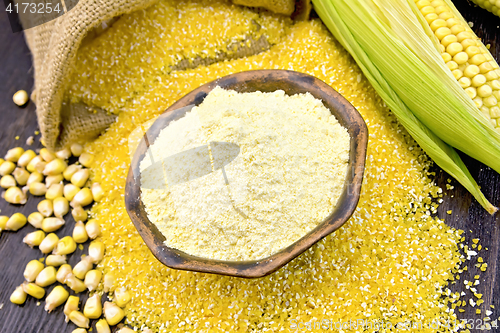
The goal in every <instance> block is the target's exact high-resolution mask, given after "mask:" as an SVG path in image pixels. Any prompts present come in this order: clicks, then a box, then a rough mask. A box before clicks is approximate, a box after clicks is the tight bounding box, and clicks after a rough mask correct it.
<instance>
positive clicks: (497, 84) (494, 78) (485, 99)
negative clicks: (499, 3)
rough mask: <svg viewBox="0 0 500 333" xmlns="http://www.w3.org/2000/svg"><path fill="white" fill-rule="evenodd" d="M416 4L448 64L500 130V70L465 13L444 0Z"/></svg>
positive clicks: (486, 0)
mask: <svg viewBox="0 0 500 333" xmlns="http://www.w3.org/2000/svg"><path fill="white" fill-rule="evenodd" d="M485 2H488V3H489V1H488V0H485ZM416 5H417V8H418V9H419V10H420V13H421V14H422V15H423V16H424V18H425V20H426V21H427V23H428V25H429V28H430V29H431V30H432V32H433V33H434V36H436V38H437V40H438V41H439V43H440V44H439V51H440V52H441V56H442V58H443V60H444V61H445V63H446V66H448V68H449V69H450V70H451V71H452V74H453V76H454V77H455V78H456V79H457V81H458V83H459V84H460V85H461V86H462V88H464V90H465V92H466V93H467V95H469V97H470V98H471V99H473V101H474V103H475V104H476V106H477V108H478V109H479V110H481V112H482V113H483V114H484V115H485V116H486V117H487V118H488V119H489V120H490V121H491V123H492V125H493V126H494V127H495V129H496V130H497V131H498V132H500V103H499V101H500V80H499V79H500V69H499V67H498V64H497V62H496V61H495V60H494V59H493V57H492V56H491V54H490V52H489V51H488V49H487V48H486V47H485V46H484V45H483V43H482V42H481V40H480V39H479V38H478V37H477V36H476V35H475V34H474V32H473V31H472V30H471V29H470V27H469V25H468V24H467V22H465V20H464V19H463V18H462V16H458V15H459V14H458V15H457V14H456V13H455V12H454V10H453V8H452V7H450V6H448V5H447V4H446V3H445V2H444V1H443V0H434V1H429V0H417V1H416Z"/></svg>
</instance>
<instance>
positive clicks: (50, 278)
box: [35, 266, 57, 287]
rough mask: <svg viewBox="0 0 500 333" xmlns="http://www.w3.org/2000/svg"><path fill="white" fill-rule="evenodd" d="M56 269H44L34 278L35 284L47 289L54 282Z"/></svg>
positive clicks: (50, 267)
mask: <svg viewBox="0 0 500 333" xmlns="http://www.w3.org/2000/svg"><path fill="white" fill-rule="evenodd" d="M56 273H57V271H56V269H55V268H54V267H52V266H47V267H45V268H44V269H43V270H42V271H41V272H40V273H39V274H38V276H37V277H36V280H35V283H36V284H37V285H39V286H40V287H48V286H50V285H51V284H53V283H55V282H56Z"/></svg>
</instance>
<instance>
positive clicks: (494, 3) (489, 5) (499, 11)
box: [472, 0, 500, 17]
mask: <svg viewBox="0 0 500 333" xmlns="http://www.w3.org/2000/svg"><path fill="white" fill-rule="evenodd" d="M472 2H474V3H475V4H476V5H478V6H479V7H481V8H484V9H486V10H487V11H489V12H492V13H493V14H495V15H496V16H499V17H500V2H499V1H498V0H472Z"/></svg>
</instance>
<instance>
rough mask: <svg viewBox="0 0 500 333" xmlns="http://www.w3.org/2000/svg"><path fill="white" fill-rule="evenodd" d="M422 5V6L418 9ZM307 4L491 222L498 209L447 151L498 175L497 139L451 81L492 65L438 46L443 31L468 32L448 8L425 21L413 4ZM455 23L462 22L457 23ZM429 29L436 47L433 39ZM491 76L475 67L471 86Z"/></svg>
mask: <svg viewBox="0 0 500 333" xmlns="http://www.w3.org/2000/svg"><path fill="white" fill-rule="evenodd" d="M417 2H418V1H417ZM428 3H429V2H428V1H427V2H422V3H421V5H427V4H428ZM313 4H314V6H315V9H316V11H317V12H318V14H319V16H320V17H321V19H322V20H323V22H324V23H325V24H326V25H327V27H328V28H329V29H330V31H331V32H332V33H333V35H334V36H335V37H336V38H337V40H338V41H339V42H340V43H341V44H342V45H343V46H344V47H345V48H346V49H347V50H348V51H349V53H350V54H351V55H352V56H353V58H354V59H355V60H356V62H357V63H358V65H359V66H360V68H361V70H362V71H363V73H364V74H365V76H366V77H367V78H368V80H369V81H370V83H371V84H372V85H373V87H374V88H375V90H376V91H377V92H378V93H379V95H380V96H381V97H382V99H383V100H384V101H385V103H386V104H387V105H388V106H389V107H390V108H391V110H392V112H393V113H394V115H395V116H396V117H397V118H398V120H399V121H400V122H401V124H402V125H403V126H404V127H405V128H406V129H407V130H408V132H409V133H410V134H411V135H412V136H413V138H414V139H415V140H416V141H417V142H418V144H419V145H420V146H421V147H422V149H423V150H424V151H425V152H426V153H427V154H428V155H429V156H430V157H431V158H432V159H433V160H434V161H435V162H436V163H437V164H438V165H439V166H440V167H442V168H443V169H444V170H445V171H446V172H448V173H449V174H450V175H451V176H453V177H454V178H456V179H457V180H458V181H459V182H460V183H461V184H462V185H463V186H464V187H465V188H466V189H467V190H469V192H471V194H472V195H473V196H474V197H475V198H476V199H477V200H478V202H479V203H480V204H481V205H482V206H483V207H484V208H485V209H486V210H487V211H488V212H489V213H490V214H493V213H494V212H496V211H497V208H496V207H495V206H493V205H492V204H491V203H490V202H488V200H487V199H486V198H485V197H484V195H483V194H482V193H481V190H480V189H479V186H478V185H477V183H476V182H475V180H474V179H473V178H472V176H471V175H470V173H469V171H468V170H467V168H466V167H465V165H464V163H463V162H462V160H461V158H460V156H459V155H458V154H457V152H456V151H455V150H454V149H453V148H452V147H455V148H457V149H459V150H462V151H463V152H465V153H466V154H468V155H470V156H471V157H473V158H475V159H477V160H479V161H481V162H483V163H485V164H486V165H488V166H490V167H491V168H493V169H494V170H496V171H497V172H500V158H499V156H500V132H499V131H497V130H496V129H495V127H494V126H493V122H492V121H490V120H489V119H488V118H487V116H486V115H485V114H484V112H482V111H481V110H479V109H478V108H477V106H476V104H475V102H474V101H473V100H472V99H471V97H470V96H469V95H468V94H467V93H466V92H465V91H464V89H463V88H462V87H461V86H460V83H459V82H458V81H457V79H456V78H455V77H454V75H457V77H459V72H458V71H455V70H457V69H460V70H462V69H463V70H464V71H465V70H466V69H467V70H468V68H469V67H470V66H468V65H467V63H469V64H470V65H476V66H477V67H480V65H482V64H483V63H484V62H490V61H491V59H492V58H491V55H489V56H488V57H487V56H484V55H483V56H484V58H485V59H483V58H481V55H479V56H478V55H477V54H475V55H473V53H471V55H472V56H471V57H470V59H469V54H466V53H467V52H464V53H461V52H462V51H463V50H461V48H463V47H464V46H463V45H462V44H460V43H459V42H458V38H459V37H456V38H457V42H455V41H454V38H453V37H449V38H447V39H444V38H445V37H446V36H445V35H446V34H447V32H448V30H449V31H450V32H451V31H452V30H453V31H455V30H456V33H457V35H458V33H459V30H462V28H463V29H464V30H465V31H467V28H466V27H464V26H463V24H462V23H464V24H466V23H465V21H464V20H463V18H462V17H461V16H460V13H458V11H457V10H456V8H455V7H454V6H453V4H452V3H451V1H450V0H444V1H443V0H437V1H436V2H432V3H431V4H430V5H427V6H421V7H422V11H423V13H422V11H421V10H419V8H418V6H417V4H416V3H415V0H402V1H391V0H352V1H347V0H335V1H333V0H313ZM432 4H434V6H433V5H432ZM424 8H426V9H425V10H424ZM424 14H425V15H424ZM429 14H435V15H437V16H438V18H437V19H436V17H435V16H433V15H430V17H426V16H428V15H429ZM439 15H441V17H442V18H439ZM431 19H434V20H438V19H440V20H441V21H438V22H437V23H435V24H433V25H432V27H431V26H430V25H429V23H428V22H427V20H429V21H431ZM447 20H449V22H450V24H452V23H456V24H454V25H452V28H447V27H446V28H445V27H438V26H439V24H438V23H441V24H442V22H443V21H444V22H445V23H446V25H448V21H447ZM460 20H461V21H463V22H462V23H457V21H460ZM432 23H434V21H432ZM433 28H434V29H435V31H436V32H438V35H439V36H440V37H442V38H441V39H438V38H437V37H436V36H435V35H434V32H433V30H432V29H433ZM440 28H443V29H448V30H443V29H441V30H439V29H440ZM445 32H446V33H445ZM443 39H444V43H445V44H446V43H447V42H448V43H449V44H448V45H447V47H444V45H440V44H439V42H440V41H441V40H443ZM469 39H471V40H473V38H469ZM464 40H465V39H464ZM476 42H477V40H476ZM455 43H457V44H455ZM459 45H460V46H459ZM476 45H477V43H476ZM471 46H473V45H471ZM443 48H444V50H443ZM478 49H480V52H481V51H482V50H483V49H482V48H479V47H478ZM444 51H449V52H451V53H448V52H446V53H448V54H450V56H451V54H454V56H453V57H455V58H453V57H452V59H444V58H443V57H442V55H441V52H444ZM466 56H467V59H466ZM474 57H475V58H474ZM445 58H446V56H445ZM443 59H444V60H445V61H443ZM447 60H448V62H449V64H448V65H447V64H446V61H447ZM483 60H484V61H483ZM457 61H458V62H457ZM458 63H460V65H458ZM454 64H456V65H457V66H455V65H454ZM460 66H461V67H460ZM491 67H493V65H491ZM471 68H474V67H471ZM497 68H498V67H497ZM452 71H455V72H453V73H452ZM469 71H470V70H468V71H467V73H469ZM481 71H483V72H484V73H481ZM490 72H491V68H490V66H488V65H484V66H482V67H480V74H482V75H483V76H484V78H486V76H488V78H486V81H484V80H483V78H482V77H479V78H478V80H475V81H474V86H475V87H476V88H481V87H482V86H484V84H485V83H488V81H487V80H488V79H491V80H494V75H495V74H491V73H490ZM492 73H495V71H493V72H492ZM460 79H462V77H460ZM479 79H480V80H479ZM483 81H484V82H483ZM472 84H473V82H472V80H471V85H472ZM495 84H496V83H492V85H495ZM488 86H489V85H488ZM490 88H491V87H490ZM487 89H488V88H486V87H485V88H484V89H482V90H481V91H483V90H487ZM476 90H477V89H476ZM481 93H482V92H481ZM486 95H487V94H486ZM485 98H487V97H485ZM495 98H496V97H495ZM483 103H484V102H483ZM495 122H496V121H495Z"/></svg>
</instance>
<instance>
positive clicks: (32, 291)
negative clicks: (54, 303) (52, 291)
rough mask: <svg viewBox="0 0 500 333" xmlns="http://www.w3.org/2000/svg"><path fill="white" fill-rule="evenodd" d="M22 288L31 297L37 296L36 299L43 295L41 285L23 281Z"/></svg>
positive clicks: (43, 291)
mask: <svg viewBox="0 0 500 333" xmlns="http://www.w3.org/2000/svg"><path fill="white" fill-rule="evenodd" d="M23 290H24V292H25V293H26V294H28V295H30V296H32V297H35V298H38V299H40V298H42V297H43V296H45V290H44V289H43V288H42V287H39V286H37V285H36V284H34V283H28V282H24V283H23Z"/></svg>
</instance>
